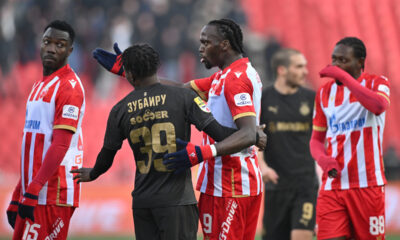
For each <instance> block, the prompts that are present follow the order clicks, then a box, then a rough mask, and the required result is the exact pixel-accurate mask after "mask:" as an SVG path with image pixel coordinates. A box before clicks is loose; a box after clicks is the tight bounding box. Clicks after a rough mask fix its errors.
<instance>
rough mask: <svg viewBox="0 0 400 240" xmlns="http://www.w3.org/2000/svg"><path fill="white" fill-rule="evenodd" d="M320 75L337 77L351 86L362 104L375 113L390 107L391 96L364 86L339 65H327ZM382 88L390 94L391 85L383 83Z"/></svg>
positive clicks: (347, 85)
mask: <svg viewBox="0 0 400 240" xmlns="http://www.w3.org/2000/svg"><path fill="white" fill-rule="evenodd" d="M320 76H321V77H331V78H335V79H337V80H338V81H340V82H342V83H343V84H344V85H345V86H346V87H348V88H349V90H350V92H351V93H352V94H353V95H354V97H355V98H356V99H357V100H358V101H359V102H360V103H361V105H363V106H364V107H365V108H366V109H367V110H368V111H370V112H372V113H374V114H375V115H379V114H381V113H383V112H384V111H386V109H387V108H388V107H389V104H390V100H389V96H387V95H386V94H385V93H384V92H379V91H373V90H371V89H368V88H366V87H364V86H362V85H361V84H360V83H359V82H358V81H357V80H356V79H354V78H353V77H352V76H351V75H350V74H349V73H347V72H346V71H344V70H342V69H341V68H339V67H337V66H327V67H325V68H324V69H322V70H321V72H320ZM382 88H384V89H387V94H388V92H389V87H388V86H386V85H382Z"/></svg>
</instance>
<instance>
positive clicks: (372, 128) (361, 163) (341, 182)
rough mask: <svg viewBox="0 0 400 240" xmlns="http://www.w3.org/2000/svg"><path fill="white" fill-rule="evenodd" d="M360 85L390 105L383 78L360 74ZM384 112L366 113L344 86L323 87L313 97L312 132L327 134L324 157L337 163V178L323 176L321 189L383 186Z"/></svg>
mask: <svg viewBox="0 0 400 240" xmlns="http://www.w3.org/2000/svg"><path fill="white" fill-rule="evenodd" d="M357 81H358V82H360V84H361V85H362V86H364V87H366V88H368V89H371V90H372V91H374V92H377V93H378V94H380V95H382V96H384V97H385V98H386V99H387V100H388V101H389V96H390V85H389V82H388V80H387V79H386V78H385V77H382V76H381V77H378V76H376V75H371V74H368V73H363V74H362V75H361V76H360V77H359V78H358V79H357ZM385 114H386V113H385V112H384V113H382V114H380V115H378V116H377V115H375V114H374V113H372V112H370V111H368V110H367V109H366V108H365V107H363V106H362V105H361V104H360V102H359V101H358V100H357V99H356V98H355V97H354V96H353V95H352V93H351V92H350V91H349V89H348V88H347V87H346V86H344V85H337V84H336V83H335V81H334V80H330V81H328V82H327V83H325V84H324V85H323V86H322V87H321V88H320V89H319V90H318V91H317V94H316V97H315V110H314V119H313V129H314V130H316V131H326V144H327V149H326V151H327V154H328V155H330V156H332V157H333V158H335V159H336V161H338V163H339V166H340V177H338V178H328V176H327V173H324V174H323V176H322V186H321V187H322V189H325V190H331V189H349V188H365V187H370V186H381V185H384V184H385V183H386V178H385V174H384V167H383V158H382V137H383V129H384V127H385Z"/></svg>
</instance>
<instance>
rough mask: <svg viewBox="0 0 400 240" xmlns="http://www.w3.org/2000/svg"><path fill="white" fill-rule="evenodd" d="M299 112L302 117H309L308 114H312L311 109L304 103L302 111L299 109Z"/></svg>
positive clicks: (301, 105)
mask: <svg viewBox="0 0 400 240" xmlns="http://www.w3.org/2000/svg"><path fill="white" fill-rule="evenodd" d="M299 111H300V114H301V115H303V116H307V115H308V114H310V112H311V109H310V107H309V106H308V104H307V102H302V103H300V109H299Z"/></svg>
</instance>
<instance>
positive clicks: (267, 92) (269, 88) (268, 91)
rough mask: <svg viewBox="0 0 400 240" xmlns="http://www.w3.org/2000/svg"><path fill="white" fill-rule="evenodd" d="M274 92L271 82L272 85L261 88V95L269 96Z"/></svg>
mask: <svg viewBox="0 0 400 240" xmlns="http://www.w3.org/2000/svg"><path fill="white" fill-rule="evenodd" d="M274 92H275V88H274V85H273V84H272V85H269V86H267V87H265V88H264V89H263V90H262V97H267V96H270V95H271V94H273V93H274Z"/></svg>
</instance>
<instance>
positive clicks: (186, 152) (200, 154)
mask: <svg viewBox="0 0 400 240" xmlns="http://www.w3.org/2000/svg"><path fill="white" fill-rule="evenodd" d="M176 145H177V147H178V149H179V148H181V147H184V148H183V149H182V150H180V151H177V152H174V153H168V154H165V155H164V157H163V159H164V160H163V163H164V165H165V166H166V167H167V168H168V169H170V170H175V172H176V173H180V172H182V171H184V170H186V169H188V168H191V167H192V166H194V165H197V164H199V163H201V162H203V161H204V160H206V159H210V158H212V151H211V147H210V145H205V146H196V145H194V144H192V143H190V142H185V141H182V140H181V139H179V138H178V139H176Z"/></svg>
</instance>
